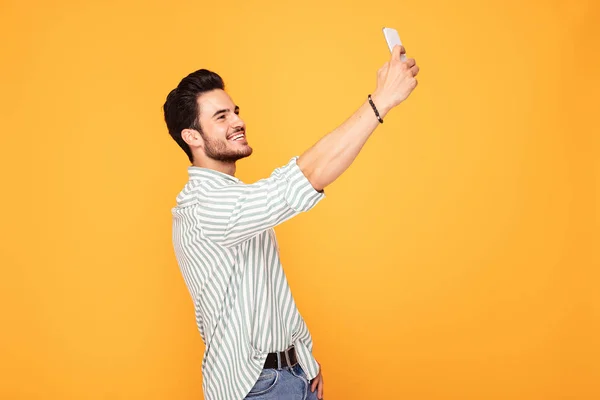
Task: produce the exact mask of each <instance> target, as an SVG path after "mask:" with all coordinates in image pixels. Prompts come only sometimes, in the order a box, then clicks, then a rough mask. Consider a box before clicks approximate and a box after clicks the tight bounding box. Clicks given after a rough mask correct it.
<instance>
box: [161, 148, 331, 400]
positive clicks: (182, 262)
mask: <svg viewBox="0 0 600 400" xmlns="http://www.w3.org/2000/svg"><path fill="white" fill-rule="evenodd" d="M297 158H298V157H293V158H292V159H291V160H290V161H289V162H288V163H287V164H286V165H284V166H282V167H280V168H277V169H275V171H273V173H272V174H271V175H270V177H268V178H266V179H262V180H260V181H258V182H256V183H253V184H245V183H243V182H242V181H240V180H239V179H237V178H235V177H233V176H230V175H227V174H225V173H222V172H219V171H215V170H211V169H206V168H199V167H194V166H190V167H188V173H189V181H188V182H187V184H186V185H185V187H184V188H183V190H182V191H181V193H180V194H179V196H178V197H177V206H176V207H174V208H173V210H172V212H173V245H174V249H175V255H176V257H177V261H178V263H179V267H180V269H181V272H182V275H183V278H184V280H185V283H186V285H187V287H188V289H189V292H190V294H191V296H192V299H193V302H194V308H195V311H196V322H197V325H198V330H199V331H200V335H201V336H202V340H203V341H204V343H205V345H206V350H205V353H204V359H203V362H202V376H203V391H204V395H205V398H206V399H207V400H212V399H219V400H222V399H243V398H244V397H245V396H246V394H247V393H248V392H249V391H250V389H251V388H252V386H253V385H254V384H255V383H256V380H257V378H258V376H259V374H260V371H261V370H262V368H263V364H264V362H265V359H266V356H267V354H268V353H270V352H277V351H283V350H285V349H286V348H288V347H289V346H290V345H291V344H294V345H295V347H296V351H297V354H298V361H299V363H300V366H301V367H302V369H303V370H304V371H305V372H306V374H307V376H308V378H309V379H312V378H314V377H315V376H316V375H317V374H318V369H319V366H318V364H317V362H316V360H315V359H314V357H313V355H312V338H311V335H310V332H309V330H308V328H307V326H306V324H305V322H304V320H303V318H302V316H301V315H300V313H299V312H298V309H297V308H296V304H295V302H294V299H293V297H292V294H291V292H290V288H289V286H288V283H287V280H286V277H285V273H284V271H283V268H282V266H281V262H280V260H279V251H278V246H277V240H276V238H275V232H274V230H273V227H275V226H276V225H278V224H280V223H282V222H284V221H286V220H288V219H290V218H292V217H294V216H295V215H297V214H299V213H301V212H304V211H308V210H310V209H311V208H312V207H314V206H315V205H316V204H317V203H318V202H319V201H320V200H321V199H322V198H323V197H324V196H325V194H324V193H323V192H318V191H316V190H315V189H314V188H313V187H312V185H311V184H310V182H309V181H308V179H307V178H306V177H305V176H304V174H303V173H302V171H301V170H300V168H299V167H298V165H297V164H296V160H297Z"/></svg>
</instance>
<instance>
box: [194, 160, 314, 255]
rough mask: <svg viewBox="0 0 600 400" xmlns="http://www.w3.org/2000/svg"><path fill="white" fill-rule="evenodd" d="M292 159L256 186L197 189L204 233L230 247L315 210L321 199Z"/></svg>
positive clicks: (239, 184)
mask: <svg viewBox="0 0 600 400" xmlns="http://www.w3.org/2000/svg"><path fill="white" fill-rule="evenodd" d="M297 159H298V157H293V158H292V159H291V160H290V161H289V162H288V163H287V164H286V165H285V166H283V167H280V168H277V169H275V170H274V171H273V172H272V173H271V175H270V176H269V177H268V178H265V179H261V180H259V181H257V182H256V183H253V184H243V183H236V184H233V185H231V184H228V185H220V184H217V183H214V182H211V181H207V182H206V183H205V184H203V185H201V186H200V187H199V190H198V197H199V198H198V200H199V207H198V211H197V218H198V222H199V224H200V227H201V229H202V232H203V234H204V235H205V236H206V237H207V238H208V239H210V240H212V241H214V242H215V243H218V244H220V245H222V246H226V247H231V246H236V245H239V244H240V243H242V242H244V241H246V240H248V239H250V238H252V237H254V236H256V235H257V234H259V233H261V232H263V231H265V230H267V229H270V228H273V227H275V226H277V225H279V224H281V223H282V222H284V221H286V220H288V219H290V218H292V217H294V216H295V215H298V214H299V213H301V212H306V211H309V210H310V209H312V208H313V207H314V206H315V205H316V204H317V203H318V202H319V201H320V200H321V199H322V198H324V197H325V193H324V192H323V191H317V190H316V189H315V188H314V187H313V186H312V184H311V183H310V182H309V180H308V179H307V178H306V176H305V175H304V173H303V172H302V170H300V167H298V164H297V163H296V161H297Z"/></svg>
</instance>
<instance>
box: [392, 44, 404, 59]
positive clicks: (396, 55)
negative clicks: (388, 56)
mask: <svg viewBox="0 0 600 400" xmlns="http://www.w3.org/2000/svg"><path fill="white" fill-rule="evenodd" d="M401 54H406V50H405V49H404V46H399V45H396V46H394V48H393V49H392V60H400V55H401Z"/></svg>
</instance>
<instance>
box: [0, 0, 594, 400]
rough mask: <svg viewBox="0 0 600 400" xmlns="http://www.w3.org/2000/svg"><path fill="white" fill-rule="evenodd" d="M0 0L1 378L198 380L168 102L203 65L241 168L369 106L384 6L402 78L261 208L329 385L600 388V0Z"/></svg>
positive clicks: (354, 394) (168, 390) (341, 389)
mask: <svg viewBox="0 0 600 400" xmlns="http://www.w3.org/2000/svg"><path fill="white" fill-rule="evenodd" d="M568 3H569V4H568ZM0 9H1V15H0V32H1V34H2V44H1V45H0V51H1V56H2V57H1V59H2V65H1V67H0V71H1V74H0V82H1V87H2V96H0V117H1V118H0V124H1V126H2V135H1V138H0V140H1V145H2V146H1V149H2V157H0V163H1V164H0V167H1V170H2V194H3V195H2V199H1V202H2V203H1V207H0V213H1V220H2V232H1V235H2V236H1V237H0V246H1V254H0V264H1V265H2V275H3V276H2V279H1V280H0V282H1V283H0V300H1V304H2V314H1V315H2V328H1V333H0V366H1V370H0V382H1V386H0V397H1V398H3V399H144V400H150V399H198V398H201V397H202V392H201V370H200V364H201V358H202V352H203V349H204V347H203V344H202V343H201V339H200V336H199V334H198V333H197V331H196V328H195V323H194V316H193V309H192V304H191V300H190V298H189V295H188V293H187V291H186V288H185V286H184V284H183V280H182V279H181V277H180V275H179V271H178V268H177V265H176V261H175V258H174V255H173V252H172V248H171V242H170V240H171V236H170V235H171V225H170V223H171V220H170V208H171V207H172V206H173V205H174V201H175V196H176V195H177V193H178V191H179V189H180V188H181V187H182V185H183V184H184V182H185V180H186V167H187V159H186V157H185V155H184V153H183V152H182V151H181V150H180V149H179V148H178V147H177V146H176V144H175V143H174V142H173V141H172V140H171V138H170V137H169V136H168V134H167V132H166V129H165V127H164V124H163V121H162V114H161V106H162V104H163V101H164V98H165V96H166V94H167V93H168V91H169V90H170V89H171V88H172V87H174V86H175V85H176V84H177V82H178V81H179V79H181V78H182V77H183V76H184V75H185V74H187V73H189V72H191V71H193V70H196V69H198V68H209V69H213V70H215V71H217V72H218V73H220V74H221V75H222V76H223V77H224V79H225V81H226V85H227V86H228V89H229V92H230V93H231V95H232V96H233V98H234V100H235V101H236V102H237V103H238V104H239V105H240V106H241V110H242V115H243V117H244V118H245V120H246V123H247V125H248V136H249V140H250V142H251V143H252V145H253V147H254V148H255V154H254V155H253V156H252V157H251V158H250V159H248V160H244V161H242V162H240V163H239V165H238V171H239V173H238V176H239V177H240V178H242V179H243V180H245V181H247V182H251V181H254V180H256V179H259V178H261V177H264V176H266V175H267V174H269V173H270V171H271V170H272V169H273V168H275V167H277V166H280V165H282V164H283V163H285V162H286V161H287V160H289V158H290V157H291V156H293V155H296V154H299V153H301V152H302V151H303V150H304V149H306V148H307V147H308V146H310V145H311V144H312V143H314V142H315V141H316V140H317V139H318V138H319V137H321V135H323V134H325V133H326V132H327V131H328V130H330V129H332V128H334V127H335V126H337V125H338V124H339V123H340V122H342V120H343V119H344V118H346V117H347V116H348V115H349V114H350V113H351V112H352V111H353V110H354V109H355V108H356V107H358V105H359V104H360V103H361V102H362V101H364V99H365V98H366V95H367V94H368V93H369V92H371V91H372V90H373V89H374V85H375V74H376V71H377V69H378V68H379V67H380V65H381V64H382V63H384V62H385V61H386V60H387V58H388V51H387V48H386V46H385V42H384V39H383V36H382V34H381V28H382V27H383V26H392V27H396V28H398V30H399V32H400V35H401V37H402V39H403V42H404V44H405V46H406V47H407V49H408V52H409V54H410V55H411V56H414V57H416V58H417V60H418V62H419V64H420V66H421V74H420V85H419V87H418V88H417V91H416V92H415V93H414V94H413V95H412V97H411V98H410V99H409V101H408V102H406V103H405V104H404V105H402V106H401V107H400V108H399V109H397V110H396V111H394V112H392V113H391V114H390V115H389V116H388V118H387V119H386V121H385V123H384V125H382V126H381V127H380V128H379V129H378V130H377V132H376V134H375V135H374V137H373V138H372V139H371V141H370V142H369V143H368V144H367V146H366V147H365V149H364V151H363V153H362V154H361V155H360V157H359V158H358V160H357V162H356V163H355V164H354V165H353V166H352V167H351V168H350V170H349V171H348V172H347V173H346V174H345V175H344V176H343V177H342V178H341V179H340V180H339V181H337V182H336V183H334V184H333V185H332V186H330V187H329V188H328V189H327V194H328V197H327V199H326V200H325V201H323V202H322V203H320V204H319V206H318V207H317V208H316V209H315V210H313V211H311V212H310V213H308V214H305V215H302V216H300V217H298V218H296V219H294V220H292V221H289V222H288V223H286V224H284V225H282V226H280V227H278V228H277V233H278V235H279V240H280V245H281V248H282V259H283V262H284V267H285V269H286V272H287V274H288V279H289V281H290V283H291V287H292V291H293V293H294V295H295V297H296V300H297V303H298V305H299V308H300V311H301V312H302V314H303V316H304V317H305V319H306V321H307V323H308V325H309V327H310V329H311V331H312V334H313V337H314V339H315V353H316V356H317V358H318V359H319V361H320V362H321V363H322V365H323V366H324V374H325V382H326V398H327V399H374V398H377V399H396V398H398V399H400V398H406V399H409V398H410V399H462V400H464V399H528V400H531V399H567V398H568V399H597V398H600V389H599V386H600V384H599V382H600V376H599V370H598V359H599V357H600V350H599V346H598V337H599V336H600V329H599V328H600V299H599V297H598V289H597V288H598V283H599V282H598V272H597V271H598V265H599V258H598V250H597V248H598V243H599V242H600V237H599V236H598V197H597V195H598V192H597V190H598V188H600V185H599V184H600V180H599V179H600V164H599V163H598V159H599V158H600V157H599V153H598V145H599V141H598V132H599V129H598V126H597V125H594V120H595V118H594V117H593V116H592V112H594V111H596V114H597V108H598V97H597V95H596V92H595V90H597V89H598V88H599V87H598V86H599V85H598V78H597V74H598V69H599V68H600V63H599V58H598V54H599V51H598V48H597V47H596V46H594V45H595V44H596V43H597V42H598V40H599V31H600V28H599V25H598V20H599V18H600V14H599V8H598V2H592V1H585V0H577V1H571V2H567V1H557V0H554V1H544V2H541V1H537V2H529V3H526V2H523V1H522V0H520V1H517V0H509V1H507V0H503V1H493V2H482V1H474V0H473V1H464V0H463V1H455V2H445V1H439V0H426V1H420V2H415V1H412V2H398V1H392V0H380V1H376V2H369V1H360V2H359V1H352V2H349V1H314V0H309V1H304V2H275V1H270V2H267V1H254V2H243V1H236V0H233V1H228V2H215V1H211V2H208V1H206V2H201V1H181V0H177V1H175V0H173V1H162V2H157V1H152V2H148V1H126V0H122V1H95V2H92V1H84V2H80V1H66V0H60V1H54V2H42V1H31V2H17V1H16V0H13V1H6V0H5V1H3V2H2V5H1V6H0ZM594 102H595V103H594Z"/></svg>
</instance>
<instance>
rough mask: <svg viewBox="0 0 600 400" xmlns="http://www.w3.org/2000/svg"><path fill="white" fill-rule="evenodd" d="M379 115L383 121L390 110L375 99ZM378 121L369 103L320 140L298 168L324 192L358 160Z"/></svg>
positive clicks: (300, 158)
mask: <svg viewBox="0 0 600 400" xmlns="http://www.w3.org/2000/svg"><path fill="white" fill-rule="evenodd" d="M372 99H373V102H374V104H375V106H376V107H377V110H378V112H379V115H380V116H381V118H384V117H385V115H386V114H387V113H388V111H389V109H388V108H387V107H385V106H384V105H383V104H382V102H378V97H377V95H376V94H374V95H373V96H372ZM378 125H379V121H378V120H377V117H376V116H375V113H374V112H373V109H372V108H371V105H370V104H369V102H368V100H365V101H364V103H363V104H362V105H361V106H360V107H359V108H358V110H356V111H355V112H354V113H353V114H352V115H351V116H350V118H348V119H347V120H346V121H344V123H343V124H341V125H340V126H339V127H338V128H336V129H335V130H333V131H332V132H331V133H329V134H327V135H326V136H324V137H323V138H322V139H320V140H319V141H318V142H317V143H316V144H315V145H313V146H312V147H311V148H309V149H308V150H307V151H306V152H304V153H303V154H302V155H301V156H300V157H299V158H298V166H299V167H300V169H301V170H302V172H303V173H304V175H306V177H307V178H308V180H309V181H310V183H311V184H312V185H313V187H314V188H315V189H316V190H319V191H321V190H323V189H324V188H325V187H326V186H328V185H329V184H331V183H332V182H333V181H335V180H336V179H337V178H338V177H339V176H340V175H341V174H342V173H343V172H344V171H346V170H347V169H348V167H349V166H350V164H352V162H353V161H354V160H355V159H356V157H357V156H358V153H359V152H360V151H361V149H362V148H363V146H364V144H365V143H366V142H367V140H368V139H369V137H370V136H371V134H372V133H373V132H374V131H375V129H376V128H377V126H378Z"/></svg>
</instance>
